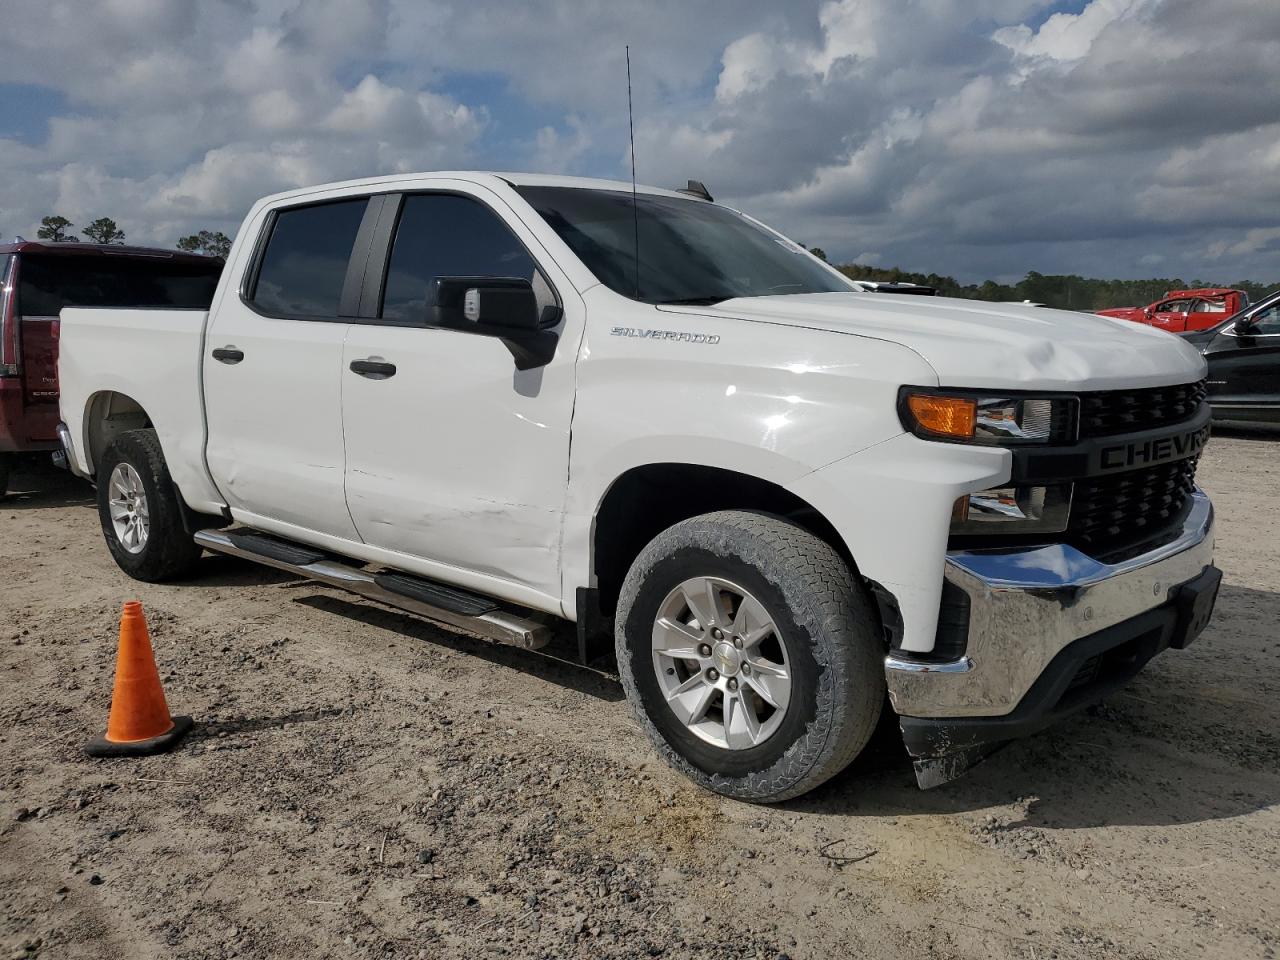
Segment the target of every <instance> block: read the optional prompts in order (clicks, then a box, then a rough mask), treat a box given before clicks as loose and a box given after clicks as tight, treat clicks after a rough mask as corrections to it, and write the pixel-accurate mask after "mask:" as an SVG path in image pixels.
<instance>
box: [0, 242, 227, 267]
mask: <svg viewBox="0 0 1280 960" xmlns="http://www.w3.org/2000/svg"><path fill="white" fill-rule="evenodd" d="M9 253H39V254H55V255H58V256H77V257H85V256H88V257H126V258H135V259H152V260H157V259H160V260H178V261H185V262H195V263H206V262H209V261H212V260H217V259H219V258H218V257H208V256H205V255H204V254H200V253H187V252H186V251H185V250H168V249H166V248H164V247H136V246H125V245H123V244H119V243H67V242H65V241H47V240H17V241H14V242H13V243H0V256H4V255H5V254H9Z"/></svg>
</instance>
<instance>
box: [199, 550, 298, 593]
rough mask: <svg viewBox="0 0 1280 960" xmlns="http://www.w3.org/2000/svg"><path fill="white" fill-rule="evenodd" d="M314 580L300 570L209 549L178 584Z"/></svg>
mask: <svg viewBox="0 0 1280 960" xmlns="http://www.w3.org/2000/svg"><path fill="white" fill-rule="evenodd" d="M287 583H296V584H299V585H301V584H310V581H307V580H304V579H303V578H302V577H299V576H298V575H297V574H293V573H289V572H288V571H287V570H277V569H276V568H275V567H268V566H265V565H263V564H260V563H251V562H249V561H248V560H241V559H240V558H239V557H229V556H227V555H226V554H224V553H206V554H205V555H204V556H203V557H201V558H200V563H199V564H198V565H197V567H196V570H195V573H193V574H192V575H191V576H189V577H187V578H186V579H184V580H179V581H175V583H174V586H179V587H182V586H190V587H265V586H271V585H272V584H287Z"/></svg>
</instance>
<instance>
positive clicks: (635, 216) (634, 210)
mask: <svg viewBox="0 0 1280 960" xmlns="http://www.w3.org/2000/svg"><path fill="white" fill-rule="evenodd" d="M633 116H634V115H633V114H632V111H631V44H627V131H628V133H629V134H630V135H631V225H632V227H633V228H634V230H635V274H636V299H637V300H639V299H640V210H639V208H638V207H637V206H636V125H635V120H634V119H633Z"/></svg>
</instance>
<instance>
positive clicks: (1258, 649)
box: [0, 434, 1280, 960]
mask: <svg viewBox="0 0 1280 960" xmlns="http://www.w3.org/2000/svg"><path fill="white" fill-rule="evenodd" d="M1201 478H1202V481H1203V483H1204V485H1205V486H1206V487H1207V488H1208V489H1209V491H1210V492H1211V493H1212V494H1214V495H1215V498H1216V501H1217V505H1218V509H1219V516H1220V527H1219V535H1218V558H1219V559H1218V562H1219V565H1220V566H1221V567H1222V568H1223V569H1224V571H1225V572H1226V586H1225V587H1224V591H1223V594H1222V596H1221V600H1220V603H1219V608H1218V609H1219V612H1218V615H1217V619H1216V621H1215V623H1214V624H1213V625H1212V626H1211V627H1210V628H1209V630H1208V631H1207V632H1206V633H1205V634H1204V636H1203V637H1202V638H1201V639H1200V640H1199V641H1198V642H1197V643H1196V644H1195V645H1194V646H1193V647H1192V648H1191V649H1190V650H1188V651H1186V652H1170V653H1167V654H1165V655H1163V656H1162V657H1160V658H1158V660H1157V661H1156V662H1155V663H1154V664H1152V666H1151V667H1150V668H1149V669H1148V670H1147V671H1146V672H1145V673H1144V674H1143V675H1142V676H1141V677H1139V678H1138V679H1137V680H1136V681H1135V682H1134V683H1133V684H1132V685H1131V687H1130V688H1128V689H1127V690H1126V691H1125V692H1123V693H1121V694H1118V695H1117V696H1115V697H1113V698H1112V699H1111V700H1110V701H1109V702H1108V703H1106V704H1105V705H1103V706H1101V707H1100V708H1097V709H1096V710H1094V711H1093V712H1092V714H1089V715H1084V716H1081V717H1080V718H1079V719H1077V720H1075V721H1073V722H1071V723H1069V724H1067V725H1065V726H1063V727H1061V728H1058V729H1055V730H1053V731H1051V732H1048V733H1046V734H1044V735H1041V736H1039V737H1036V738H1034V739H1032V740H1030V741H1027V742H1024V743H1020V744H1018V745H1016V746H1014V747H1011V748H1010V749H1008V750H1006V751H1004V752H1003V753H1001V754H999V755H997V756H996V757H995V758H993V759H992V760H990V761H989V762H988V763H986V764H985V765H983V766H981V767H980V768H978V769H976V770H974V771H973V772H971V773H970V775H969V776H968V777H967V778H965V779H964V780H962V781H959V782H957V783H954V784H952V785H949V786H947V787H943V788H941V789H939V790H935V791H931V792H928V793H922V792H919V791H918V790H917V789H916V788H915V786H914V782H913V779H912V776H911V772H910V769H909V766H908V765H907V764H906V762H905V759H904V758H903V756H902V755H901V754H900V752H898V751H896V750H893V749H889V748H888V747H886V748H883V749H881V750H880V751H879V752H877V753H876V755H875V756H873V757H872V758H871V759H869V760H864V761H861V762H860V763H859V764H857V765H855V768H853V769H851V770H850V771H847V772H846V773H845V774H843V775H842V776H841V777H839V778H837V779H836V780H835V781H834V782H833V783H831V784H829V785H828V786H827V787H824V788H823V789H821V790H820V791H818V792H817V793H814V794H812V795H810V796H809V797H806V798H804V799H802V800H800V801H796V802H792V803H790V804H787V805H786V806H784V807H781V808H759V807H752V806H748V805H745V804H739V803H734V802H730V801H726V800H722V799H720V798H718V797H715V796H711V795H709V794H706V793H702V792H700V791H698V790H697V789H694V788H693V787H691V786H690V785H689V784H688V783H687V782H686V781H684V780H683V779H681V778H680V777H679V776H677V775H675V774H674V773H672V772H670V771H669V770H668V769H667V768H666V767H665V766H663V765H662V764H661V763H660V762H658V761H656V760H655V758H654V756H653V754H652V753H651V752H650V750H649V747H648V744H647V742H646V741H644V740H643V739H642V738H641V736H640V735H639V734H638V733H637V731H636V730H635V729H634V728H633V726H632V724H631V723H630V721H629V719H628V716H627V710H626V705H625V703H623V702H622V698H621V691H620V690H619V688H618V686H617V684H616V683H615V682H614V680H613V679H612V678H611V677H610V676H609V675H608V674H607V673H602V672H593V671H590V670H585V669H582V668H579V667H575V666H572V665H570V664H567V663H559V662H556V661H554V660H550V659H547V658H544V657H542V656H539V655H535V654H524V653H522V652H519V651H516V650H512V649H507V648H502V647H497V646H494V645H490V644H487V643H485V642H483V641H479V640H475V639H470V638H467V637H463V636H459V635H457V634H452V633H449V632H446V631H444V630H441V629H439V628H436V627H434V626H432V625H430V624H427V623H425V622H423V621H419V620H415V619H413V618H411V617H408V616H402V615H400V614H397V613H395V612H393V611H389V610H386V609H383V608H380V607H378V606H376V605H373V604H368V603H365V602H362V601H359V600H356V599H353V598H350V597H347V596H345V595H342V594H338V593H336V592H333V591H330V590H328V589H325V588H320V587H316V586H314V585H312V584H308V583H303V582H299V581H296V580H292V579H290V578H288V577H285V576H283V575H276V574H275V573H273V572H271V571H268V570H264V569H261V568H255V567H253V566H250V565H248V564H244V563H239V562H235V561H232V560H230V559H227V558H218V557H207V558H206V559H205V560H204V561H202V569H201V574H200V576H199V578H198V579H196V580H194V581H192V582H190V583H187V584H183V585H174V586H147V585H144V584H137V583H133V582H132V581H130V580H128V579H126V578H125V576H124V575H123V574H122V573H120V572H119V571H118V570H117V569H116V567H115V566H114V564H113V563H112V562H111V560H110V558H109V556H108V554H107V551H106V549H105V547H104V546H103V544H102V541H101V534H100V531H99V529H98V523H97V518H96V516H95V514H94V511H93V509H92V505H91V501H90V498H89V494H88V490H87V488H85V487H83V486H81V485H79V484H77V483H75V482H73V481H71V480H69V479H67V478H65V477H62V476H59V475H56V474H51V473H48V472H46V471H39V472H29V473H26V474H20V475H19V476H18V477H17V479H16V482H15V486H16V488H18V489H19V490H20V491H24V492H19V493H17V494H11V495H10V496H9V498H8V499H7V500H6V501H4V503H3V504H0V531H3V536H0V584H2V586H0V623H3V624H4V626H2V627H0V955H2V956H4V957H7V956H13V957H25V958H29V957H35V956H40V957H48V958H80V957H85V958H89V957H92V958H108V960H112V958H125V957H130V958H132V957H139V958H152V957H155V958H160V957H164V958H197V957H200V958H204V957H236V956H239V957H263V958H267V957H270V958H318V957H380V958H381V957H431V958H436V957H466V958H473V957H475V958H478V957H501V956H510V957H548V958H550V957H557V958H558V957H584V958H585V957H645V956H667V957H726V958H727V957H763V958H767V960H776V958H778V957H780V956H783V955H786V956H789V957H792V958H796V960H800V958H815V960H818V958H828V957H872V958H887V957H911V958H917V957H965V958H969V957H972V958H985V957H996V958H1012V957H1017V958H1035V960H1045V958H1068V957H1089V958H1094V957H1108V958H1109V957H1143V958H1147V957H1152V958H1154V957H1177V958H1181V957H1201V956H1205V957H1210V956H1211V957H1230V958H1237V957H1267V958H1270V957H1273V956H1275V953H1276V952H1277V951H1278V950H1280V812H1278V808H1277V806H1276V803H1277V800H1280V724H1277V718H1278V717H1280V680H1277V675H1278V672H1280V637H1278V636H1277V623H1278V621H1280V443H1278V442H1277V440H1276V438H1274V437H1270V438H1268V437H1258V436H1249V435H1245V434H1234V435H1229V436H1220V437H1217V438H1215V439H1214V441H1213V442H1212V444H1211V445H1210V447H1209V449H1208V451H1207V454H1206V457H1205V461H1204V464H1203V467H1202V473H1201ZM134 597H136V598H138V599H141V600H142V601H144V603H145V604H146V608H147V611H148V614H149V618H150V622H151V628H152V634H153V638H154V643H155V647H156V652H157V658H158V661H159V664H160V670H161V674H162V676H163V677H164V680H165V683H166V689H167V691H168V696H169V701H170V704H171V706H172V707H173V709H174V712H175V713H178V712H181V713H190V714H193V715H194V716H195V717H196V718H197V720H198V721H199V724H200V726H199V727H198V729H197V731H196V733H195V734H193V735H192V737H190V738H189V740H188V741H187V743H186V744H185V745H184V746H183V747H182V748H181V749H180V750H179V751H178V752H176V753H174V754H172V755H169V756H164V757H154V758H148V759H145V760H138V761H124V762H121V761H101V760H91V759H89V758H87V757H86V756H85V755H84V754H83V752H82V744H83V742H84V741H85V740H86V739H87V738H89V737H90V736H92V735H94V734H96V733H97V732H99V731H100V730H101V729H102V727H103V725H104V724H105V720H106V711H107V706H108V703H109V700H110V693H111V671H112V669H113V658H114V648H115V632H116V624H117V620H118V616H119V608H120V604H121V601H122V600H125V599H129V598H134Z"/></svg>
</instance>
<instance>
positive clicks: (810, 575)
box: [615, 511, 885, 803]
mask: <svg viewBox="0 0 1280 960" xmlns="http://www.w3.org/2000/svg"><path fill="white" fill-rule="evenodd" d="M696 577H708V578H713V579H715V580H720V581H726V582H730V583H733V584H740V585H741V587H742V588H743V589H744V590H746V591H748V592H749V593H750V594H751V595H752V596H753V597H754V599H755V600H756V601H757V602H758V603H759V604H760V605H762V606H763V607H764V608H765V609H766V611H767V613H768V614H769V616H770V617H771V618H772V621H773V623H774V624H775V625H776V627H777V633H778V635H779V637H780V638H782V639H784V640H785V649H786V658H787V660H788V673H789V675H790V683H791V693H790V701H789V703H788V704H787V706H786V710H785V713H784V715H783V716H782V718H781V720H780V722H779V723H778V724H777V725H776V726H775V727H774V732H773V733H772V734H771V735H769V736H768V738H767V739H765V740H764V741H763V742H761V743H759V744H758V745H756V746H752V747H750V748H747V749H727V748H726V747H723V746H717V745H714V744H712V743H709V742H707V741H706V740H705V739H703V738H700V737H699V736H697V735H696V734H695V733H693V732H691V730H690V728H689V727H687V725H686V724H685V723H684V722H683V721H682V720H681V718H680V717H678V716H677V715H676V713H675V712H674V711H673V710H672V708H671V707H670V706H669V705H668V691H664V689H663V687H662V684H663V680H662V678H661V677H660V676H659V672H658V670H657V669H655V665H654V660H655V658H654V654H653V651H654V641H653V637H654V632H655V623H656V620H657V617H658V615H659V611H660V607H661V606H662V605H663V604H664V603H665V602H668V600H669V596H670V594H671V592H672V591H673V590H675V589H677V588H678V587H679V585H680V584H681V583H684V582H687V581H688V580H689V579H690V578H696ZM616 624H617V627H616V636H615V643H616V647H617V655H618V673H619V675H620V679H621V681H622V686H623V689H624V690H625V691H626V694H627V698H628V700H629V701H630V703H631V705H632V708H633V711H634V713H635V715H636V719H637V721H638V722H639V724H640V726H641V727H642V728H643V729H644V730H645V732H646V733H647V734H648V736H649V738H650V739H651V740H652V741H653V743H654V745H655V746H656V747H657V748H658V750H659V752H660V753H662V755H663V756H664V757H665V758H666V760H667V761H668V762H669V763H670V764H671V765H672V766H674V767H675V768H676V769H677V770H680V771H681V772H682V773H684V774H685V775H686V776H688V777H689V778H690V779H692V780H694V781H695V782H697V783H699V784H701V785H702V786H704V787H706V788H707V789H709V790H713V791H715V792H716V793H720V794H723V795H725V796H729V797H733V798H735V799H739V800H746V801H751V802H756V803H777V802H780V801H783V800H788V799H791V798H792V797H797V796H800V795H801V794H803V793H806V792H808V791H809V790H812V789H813V788H814V787H816V786H818V785H819V784H821V783H823V782H824V781H826V780H828V779H829V778H831V777H832V776H834V775H835V774H836V773H838V772H839V771H841V770H842V769H844V768H845V767H846V766H848V765H849V763H850V762H852V760H853V759H854V758H855V757H856V756H857V755H858V753H859V752H860V751H861V750H862V748H863V747H864V746H865V745H866V744H867V742H868V740H869V739H870V738H871V735H872V733H873V731H874V730H875V727H876V723H877V720H878V719H879V716H880V710H881V706H882V704H883V702H884V697H885V680H884V668H883V651H882V649H881V641H880V631H879V629H878V627H877V620H876V616H875V613H874V611H873V607H872V605H871V601H870V599H869V598H868V597H867V595H866V593H865V591H864V590H863V588H862V586H861V584H860V583H859V582H858V581H857V579H856V577H855V575H854V573H853V571H852V570H851V569H850V568H849V565H848V564H846V563H845V561H844V560H843V558H841V557H840V555H839V554H838V553H837V552H836V551H835V550H834V549H833V548H832V547H831V546H830V545H828V544H827V543H825V542H823V541H822V540H820V539H819V538H818V537H816V536H814V535H813V534H811V533H809V532H808V531H806V530H804V529H803V528H801V527H798V526H796V525H794V524H792V523H788V522H787V521H785V520H782V519H780V518H778V517H774V516H768V515H765V514H759V513H751V512H745V511H722V512H718V513H711V514H705V515H703V516H700V517H694V518H692V519H690V520H685V521H683V522H681V523H678V524H676V525H674V526H672V527H670V528H669V529H667V530H665V531H663V532H662V533H661V534H659V535H658V536H657V537H656V538H655V539H654V540H653V541H652V542H651V543H650V544H649V545H648V546H647V547H645V549H644V550H643V551H641V553H640V555H639V556H638V557H637V558H636V560H635V563H634V564H633V565H632V567H631V570H630V572H629V573H628V574H627V577H626V580H625V582H624V584H623V587H622V594H621V597H620V598H619V603H618V614H617V620H616ZM668 672H670V671H668ZM744 679H745V677H744ZM692 680H693V678H692V676H690V678H689V682H692ZM726 730H727V725H726Z"/></svg>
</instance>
